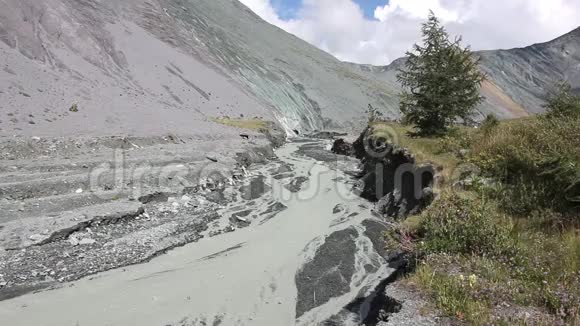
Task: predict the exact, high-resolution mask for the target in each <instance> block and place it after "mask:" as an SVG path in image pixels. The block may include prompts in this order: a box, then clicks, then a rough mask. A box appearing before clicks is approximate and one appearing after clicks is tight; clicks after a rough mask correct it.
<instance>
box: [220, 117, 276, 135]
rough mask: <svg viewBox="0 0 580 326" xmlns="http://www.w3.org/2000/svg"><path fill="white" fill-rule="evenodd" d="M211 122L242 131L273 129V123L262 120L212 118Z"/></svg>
mask: <svg viewBox="0 0 580 326" xmlns="http://www.w3.org/2000/svg"><path fill="white" fill-rule="evenodd" d="M211 121H213V122H217V123H219V124H222V125H224V126H229V127H235V128H240V129H248V130H254V131H258V132H264V131H267V130H269V129H270V128H271V126H272V122H271V121H266V120H262V119H243V118H229V117H221V118H211Z"/></svg>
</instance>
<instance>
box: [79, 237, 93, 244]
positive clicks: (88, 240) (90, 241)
mask: <svg viewBox="0 0 580 326" xmlns="http://www.w3.org/2000/svg"><path fill="white" fill-rule="evenodd" d="M96 242H97V241H96V240H95V239H91V238H84V239H82V240H81V241H79V244H80V245H92V244H94V243H96Z"/></svg>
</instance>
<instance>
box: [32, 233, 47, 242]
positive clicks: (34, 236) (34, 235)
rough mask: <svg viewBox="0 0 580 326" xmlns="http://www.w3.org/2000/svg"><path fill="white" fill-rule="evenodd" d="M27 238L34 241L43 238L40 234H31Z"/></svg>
mask: <svg viewBox="0 0 580 326" xmlns="http://www.w3.org/2000/svg"><path fill="white" fill-rule="evenodd" d="M28 238H29V239H30V240H32V241H34V242H39V241H42V239H44V237H43V236H42V235H41V234H33V235H31V236H30V237H28Z"/></svg>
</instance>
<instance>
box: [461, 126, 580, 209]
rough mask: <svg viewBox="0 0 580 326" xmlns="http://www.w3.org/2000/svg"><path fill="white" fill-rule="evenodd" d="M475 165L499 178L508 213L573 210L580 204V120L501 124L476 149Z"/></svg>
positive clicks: (473, 155)
mask: <svg viewBox="0 0 580 326" xmlns="http://www.w3.org/2000/svg"><path fill="white" fill-rule="evenodd" d="M470 161H471V162H472V163H474V164H476V165H477V166H479V167H480V168H481V169H482V171H483V173H485V174H486V175H488V176H491V177H493V178H495V179H498V180H499V181H501V183H503V186H502V187H500V188H497V189H496V190H499V192H498V193H497V194H496V197H497V198H503V201H504V203H503V205H502V206H503V208H506V209H507V210H508V212H510V213H513V214H518V215H522V216H523V215H527V214H529V213H531V211H533V210H534V209H536V208H553V209H555V210H556V211H560V212H566V211H570V210H572V211H574V210H575V209H576V207H578V205H579V204H580V117H569V118H546V117H541V118H531V119H524V120H517V121H510V122H506V123H502V124H501V125H499V126H498V127H496V129H495V130H494V132H493V133H490V134H488V135H487V136H485V137H482V138H481V139H480V140H479V141H477V142H475V143H474V144H473V146H472V151H471V154H470Z"/></svg>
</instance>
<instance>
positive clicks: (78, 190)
mask: <svg viewBox="0 0 580 326" xmlns="http://www.w3.org/2000/svg"><path fill="white" fill-rule="evenodd" d="M75 193H77V194H82V193H83V188H79V189H77V190H76V191H75Z"/></svg>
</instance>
